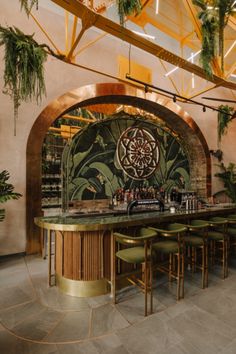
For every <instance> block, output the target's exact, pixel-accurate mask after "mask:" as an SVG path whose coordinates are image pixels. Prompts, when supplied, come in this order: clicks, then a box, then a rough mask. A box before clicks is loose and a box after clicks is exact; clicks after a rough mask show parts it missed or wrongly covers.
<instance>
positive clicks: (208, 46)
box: [192, 0, 234, 77]
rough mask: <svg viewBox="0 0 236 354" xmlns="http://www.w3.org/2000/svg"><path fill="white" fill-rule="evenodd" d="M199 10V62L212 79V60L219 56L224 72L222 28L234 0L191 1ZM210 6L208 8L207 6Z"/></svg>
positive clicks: (225, 23)
mask: <svg viewBox="0 0 236 354" xmlns="http://www.w3.org/2000/svg"><path fill="white" fill-rule="evenodd" d="M192 2H193V4H194V5H197V6H198V7H200V8H201V11H200V12H199V14H198V17H199V19H200V20H201V23H202V51H201V54H200V62H201V64H202V67H203V69H204V71H205V73H206V75H207V77H212V66H211V65H212V60H213V59H214V58H215V57H216V56H217V54H219V56H220V57H221V69H222V72H223V70H224V28H225V26H226V25H227V23H228V19H229V16H230V14H231V13H232V10H233V4H234V0H213V1H211V2H210V3H209V1H207V0H192ZM209 4H210V5H211V6H208V5H209Z"/></svg>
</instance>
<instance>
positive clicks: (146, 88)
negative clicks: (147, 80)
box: [144, 85, 148, 93]
mask: <svg viewBox="0 0 236 354" xmlns="http://www.w3.org/2000/svg"><path fill="white" fill-rule="evenodd" d="M144 91H145V92H146V93H148V87H147V85H145V86H144Z"/></svg>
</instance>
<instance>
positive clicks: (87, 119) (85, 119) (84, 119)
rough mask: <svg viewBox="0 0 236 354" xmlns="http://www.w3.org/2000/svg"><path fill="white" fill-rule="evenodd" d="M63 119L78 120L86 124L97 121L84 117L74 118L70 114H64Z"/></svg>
mask: <svg viewBox="0 0 236 354" xmlns="http://www.w3.org/2000/svg"><path fill="white" fill-rule="evenodd" d="M62 118H65V119H73V120H78V121H80V122H85V123H93V122H95V121H96V119H91V118H84V117H81V116H72V115H70V114H63V116H62Z"/></svg>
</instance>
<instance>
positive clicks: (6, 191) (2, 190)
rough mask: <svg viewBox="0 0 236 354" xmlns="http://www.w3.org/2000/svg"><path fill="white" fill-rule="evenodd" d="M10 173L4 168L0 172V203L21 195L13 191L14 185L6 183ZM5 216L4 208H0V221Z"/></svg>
mask: <svg viewBox="0 0 236 354" xmlns="http://www.w3.org/2000/svg"><path fill="white" fill-rule="evenodd" d="M9 178H10V174H9V172H8V171H6V170H4V171H2V172H0V203H5V202H7V201H8V200H10V199H19V198H20V197H21V196H22V195H21V194H20V193H17V192H14V186H13V185H12V184H10V183H8V182H7V181H8V179H9ZM4 218H5V209H0V222H1V221H3V220H4Z"/></svg>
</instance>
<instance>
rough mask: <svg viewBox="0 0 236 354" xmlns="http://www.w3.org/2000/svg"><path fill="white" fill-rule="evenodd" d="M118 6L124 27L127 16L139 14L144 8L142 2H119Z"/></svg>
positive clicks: (131, 0)
mask: <svg viewBox="0 0 236 354" xmlns="http://www.w3.org/2000/svg"><path fill="white" fill-rule="evenodd" d="M117 6H118V14H119V17H120V24H121V26H123V25H124V20H125V16H129V15H132V14H133V13H139V12H140V11H141V8H142V4H141V1H140V0H117Z"/></svg>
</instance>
